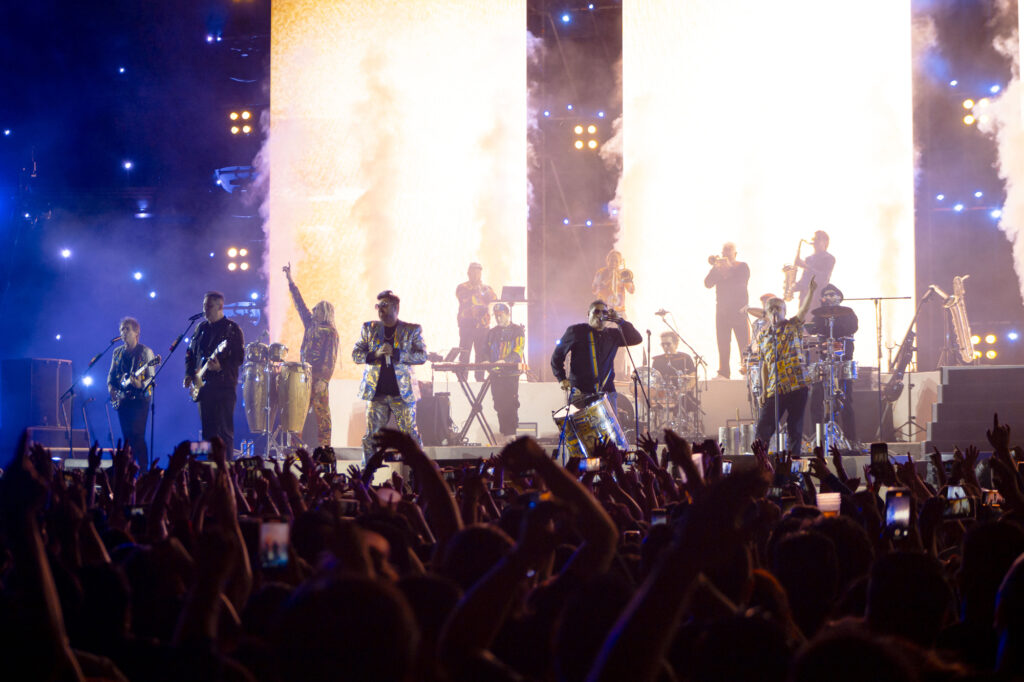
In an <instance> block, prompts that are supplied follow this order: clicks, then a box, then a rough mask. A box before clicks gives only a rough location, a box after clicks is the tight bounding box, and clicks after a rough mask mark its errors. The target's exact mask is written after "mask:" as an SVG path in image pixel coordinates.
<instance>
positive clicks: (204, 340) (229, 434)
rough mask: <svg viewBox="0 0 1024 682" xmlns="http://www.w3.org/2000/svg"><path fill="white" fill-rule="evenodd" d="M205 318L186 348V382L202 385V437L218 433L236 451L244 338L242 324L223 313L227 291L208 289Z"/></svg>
mask: <svg viewBox="0 0 1024 682" xmlns="http://www.w3.org/2000/svg"><path fill="white" fill-rule="evenodd" d="M203 317H205V318H206V319H205V320H203V321H202V322H200V323H199V326H197V327H196V330H195V332H194V333H193V334H192V338H191V340H190V341H189V343H188V350H186V351H185V380H184V382H183V384H184V386H185V388H192V387H193V385H196V386H200V389H199V394H198V397H197V398H196V402H197V403H198V405H199V420H200V422H202V425H203V440H213V438H214V436H219V437H220V439H221V440H222V441H224V445H225V446H226V447H227V448H228V452H234V444H235V400H236V396H237V388H238V368H239V367H240V366H241V364H242V359H243V356H244V352H245V351H244V345H245V337H244V336H243V335H242V329H241V327H239V326H238V325H237V324H235V322H233V321H232V320H229V319H228V318H226V317H225V316H224V294H222V293H220V292H219V291H208V292H206V295H205V296H204V297H203ZM222 343H223V346H222V345H221V344H222Z"/></svg>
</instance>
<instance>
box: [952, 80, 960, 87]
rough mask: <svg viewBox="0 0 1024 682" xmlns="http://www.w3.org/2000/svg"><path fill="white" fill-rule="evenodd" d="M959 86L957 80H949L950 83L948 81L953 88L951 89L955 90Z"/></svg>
mask: <svg viewBox="0 0 1024 682" xmlns="http://www.w3.org/2000/svg"><path fill="white" fill-rule="evenodd" d="M959 84H960V81H958V80H951V81H949V85H950V87H953V88H955V87H956V86H957V85H959Z"/></svg>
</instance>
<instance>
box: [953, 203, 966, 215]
mask: <svg viewBox="0 0 1024 682" xmlns="http://www.w3.org/2000/svg"><path fill="white" fill-rule="evenodd" d="M953 210H954V211H956V212H957V213H959V212H960V211H962V210H964V205H963V204H957V205H956V206H954V207H953Z"/></svg>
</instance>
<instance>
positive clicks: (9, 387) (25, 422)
mask: <svg viewBox="0 0 1024 682" xmlns="http://www.w3.org/2000/svg"><path fill="white" fill-rule="evenodd" d="M70 385H71V361H70V360H52V359H46V358H17V359H11V360H4V361H3V362H2V363H0V390H2V391H3V397H2V400H3V403H2V405H0V423H2V425H3V428H4V430H5V431H11V432H15V431H20V430H21V429H24V428H27V427H29V426H57V427H61V426H67V422H66V421H65V418H64V414H63V413H62V411H61V409H60V396H61V394H63V393H64V391H66V390H67V389H68V387H69V386H70Z"/></svg>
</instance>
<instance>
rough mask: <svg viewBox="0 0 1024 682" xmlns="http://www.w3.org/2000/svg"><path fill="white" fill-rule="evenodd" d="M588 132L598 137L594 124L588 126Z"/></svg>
mask: <svg viewBox="0 0 1024 682" xmlns="http://www.w3.org/2000/svg"><path fill="white" fill-rule="evenodd" d="M587 132H588V133H589V134H591V135H596V134H597V126H596V125H594V124H593V123H591V124H590V125H588V126H587Z"/></svg>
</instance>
